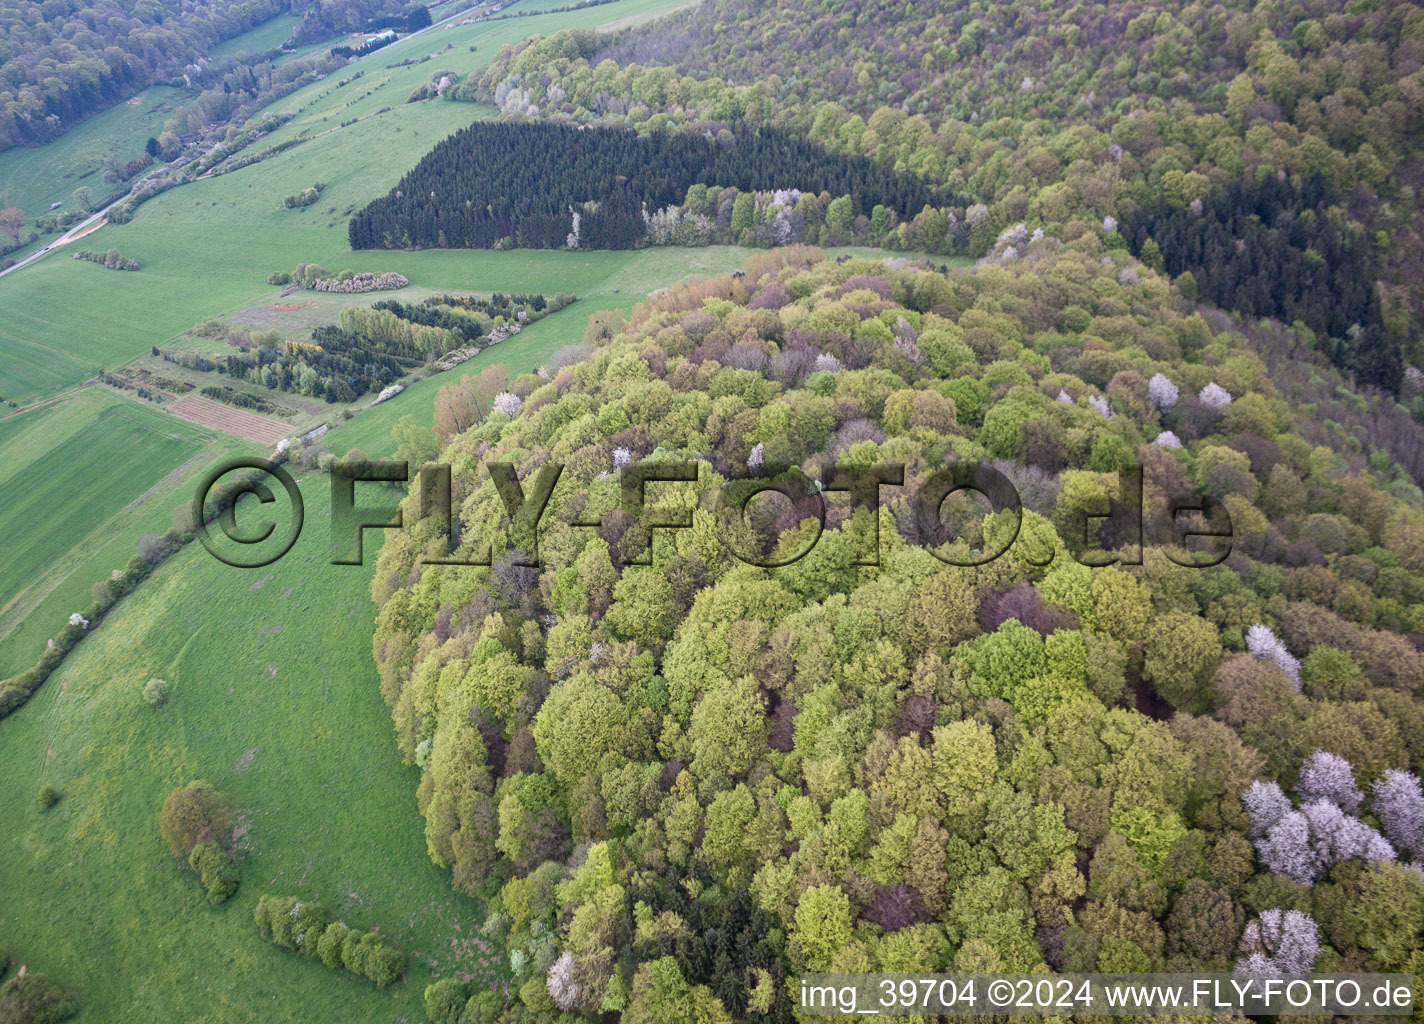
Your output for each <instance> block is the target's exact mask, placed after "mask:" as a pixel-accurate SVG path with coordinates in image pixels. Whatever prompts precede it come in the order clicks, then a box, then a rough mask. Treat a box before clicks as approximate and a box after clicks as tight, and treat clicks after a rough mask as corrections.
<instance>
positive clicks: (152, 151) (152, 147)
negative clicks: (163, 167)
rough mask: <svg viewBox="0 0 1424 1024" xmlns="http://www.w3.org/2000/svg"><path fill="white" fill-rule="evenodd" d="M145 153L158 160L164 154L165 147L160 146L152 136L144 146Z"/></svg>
mask: <svg viewBox="0 0 1424 1024" xmlns="http://www.w3.org/2000/svg"><path fill="white" fill-rule="evenodd" d="M143 151H144V152H145V153H147V154H148V155H149V156H151V157H153V158H154V159H155V160H157V159H158V157H159V155H160V154H161V153H162V152H163V147H162V146H161V145H159V142H158V140H157V139H155V138H154V137H153V136H152V135H150V136H149V137H148V141H147V142H145V143H144V144H143Z"/></svg>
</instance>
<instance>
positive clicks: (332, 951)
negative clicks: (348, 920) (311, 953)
mask: <svg viewBox="0 0 1424 1024" xmlns="http://www.w3.org/2000/svg"><path fill="white" fill-rule="evenodd" d="M350 934H351V929H350V928H348V927H347V926H346V925H345V924H344V923H342V922H341V921H333V922H331V924H329V925H327V926H326V931H324V932H322V933H321V938H320V939H319V940H318V941H317V944H316V955H317V958H318V959H320V960H321V962H322V963H324V964H326V966H328V967H330V968H332V969H334V970H340V969H341V968H342V967H344V966H345V963H344V962H343V961H342V959H341V948H342V946H343V945H345V943H346V936H348V935H350Z"/></svg>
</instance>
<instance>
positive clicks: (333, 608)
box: [0, 476, 485, 1024]
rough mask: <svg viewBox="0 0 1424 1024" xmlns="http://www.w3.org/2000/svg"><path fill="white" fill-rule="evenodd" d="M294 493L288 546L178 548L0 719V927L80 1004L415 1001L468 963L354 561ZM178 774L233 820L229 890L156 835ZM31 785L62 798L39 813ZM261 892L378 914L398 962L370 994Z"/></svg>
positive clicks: (312, 484) (470, 921)
mask: <svg viewBox="0 0 1424 1024" xmlns="http://www.w3.org/2000/svg"><path fill="white" fill-rule="evenodd" d="M302 490H303V493H304V496H305V498H306V503H307V516H308V520H307V521H308V524H309V525H308V527H307V533H306V534H304V536H303V537H302V539H301V540H300V541H299V542H298V544H297V546H296V547H295V548H294V549H293V551H292V552H291V553H290V554H288V555H287V557H286V558H284V559H283V560H281V561H279V562H277V563H275V564H274V565H272V566H269V567H267V568H265V569H261V570H251V571H242V570H236V569H231V568H229V567H227V566H224V565H222V564H221V563H219V562H217V561H215V560H214V559H213V558H211V556H209V555H208V554H207V552H206V551H204V550H203V548H202V547H201V546H200V545H197V544H193V545H189V547H188V548H187V549H185V550H184V551H183V552H182V553H180V554H179V555H178V556H176V557H175V559H173V560H172V561H171V562H170V563H168V564H166V565H165V566H163V567H161V568H160V569H159V570H158V571H157V572H156V573H155V574H154V576H153V577H152V578H151V579H150V580H148V581H147V582H145V583H144V584H143V586H142V587H140V588H139V590H138V591H137V592H136V593H135V594H134V595H132V596H131V597H129V598H128V599H126V600H125V601H124V602H123V603H122V604H121V605H120V606H119V607H117V608H116V609H115V610H114V611H113V612H111V613H110V616H109V617H108V618H107V619H106V620H105V622H104V624H103V625H102V626H101V627H100V628H99V629H98V630H97V631H96V632H95V633H94V634H93V635H92V636H90V637H88V638H86V639H85V640H84V641H83V643H81V644H80V646H79V647H78V648H77V649H76V651H75V652H74V653H73V654H72V655H71V656H70V658H69V659H68V661H67V663H66V664H65V665H64V667H63V668H62V669H61V670H60V671H59V672H58V673H56V674H55V676H53V677H52V678H51V679H50V680H49V681H48V682H47V683H46V684H45V686H44V687H42V688H41V690H40V692H39V693H38V694H37V695H36V696H35V698H34V699H32V700H31V702H30V703H29V704H28V705H26V706H25V707H24V708H22V709H21V710H20V711H19V712H17V713H16V714H15V715H13V716H11V717H10V718H9V719H6V720H5V722H4V723H0V736H2V737H3V742H2V743H0V774H3V776H4V778H5V779H6V785H5V786H4V787H0V821H3V822H5V826H6V827H5V829H4V839H3V841H0V879H3V880H4V884H3V885H0V934H4V935H5V937H6V941H7V943H9V944H10V946H11V947H12V948H14V949H16V950H20V951H23V953H24V956H25V957H26V959H27V960H28V961H29V962H30V963H31V964H34V965H43V968H44V970H45V971H46V972H47V973H49V974H51V975H53V976H55V977H56V978H57V979H59V980H61V981H62V982H63V983H65V984H66V985H67V986H69V987H71V988H72V989H73V990H74V991H76V992H77V993H78V994H79V995H80V997H81V998H82V999H83V1001H84V1010H83V1013H82V1015H81V1017H80V1018H79V1020H80V1021H81V1022H83V1021H93V1022H97V1021H103V1022H106V1024H107V1022H113V1024H120V1022H127V1021H143V1022H147V1021H150V1020H153V1019H155V1016H154V1015H155V1014H158V1015H159V1017H160V1019H163V1020H191V1021H197V1020H202V1021H213V1022H216V1021H231V1022H244V1024H245V1022H250V1021H252V1020H257V1019H261V1020H263V1021H292V1022H302V1024H310V1022H314V1021H342V1022H354V1021H372V1022H377V1021H379V1022H395V1021H416V1020H419V1019H421V1014H420V1009H419V999H420V993H421V991H422V989H423V987H424V985H425V984H427V983H428V982H429V981H430V980H431V979H432V978H434V977H436V976H437V975H440V974H447V975H448V974H450V973H461V974H465V973H479V972H480V971H481V970H483V969H485V968H482V965H481V963H480V958H481V957H482V956H483V955H484V954H483V953H481V952H479V951H477V950H471V951H470V952H468V953H462V954H461V955H460V956H459V957H458V958H457V956H456V949H457V948H459V949H461V950H463V949H465V946H464V945H463V943H464V942H465V940H468V939H470V938H472V937H473V936H472V933H473V930H474V928H475V927H476V926H477V924H478V917H477V915H476V910H475V907H474V906H473V904H471V903H470V902H469V901H468V900H465V899H464V898H462V897H460V896H458V895H457V894H456V893H455V892H454V891H453V890H452V889H451V887H450V884H449V880H448V878H447V877H446V875H445V874H444V872H441V871H440V870H438V869H437V868H435V867H434V865H432V864H431V863H430V859H429V856H428V855H427V853H426V850H425V842H424V838H423V826H422V823H421V820H420V818H419V815H418V814H417V812H416V807H415V802H414V800H413V799H412V798H411V793H412V792H413V788H414V784H415V778H414V774H415V772H414V769H403V768H401V767H399V764H398V762H397V755H396V752H395V743H394V739H393V736H392V731H391V727H390V720H389V717H388V715H387V712H386V710H385V707H384V705H383V704H382V703H381V700H380V695H379V690H378V685H377V680H376V678H375V672H374V669H373V668H372V665H371V658H370V630H371V618H372V608H371V604H370V599H369V596H368V592H367V587H368V576H369V570H362V569H359V568H355V567H349V566H332V565H330V564H329V563H328V562H327V561H326V558H327V550H326V529H325V524H326V522H327V515H326V513H327V507H328V506H327V492H326V480H325V478H324V477H322V476H311V477H308V478H306V479H304V480H303V481H302ZM378 541H379V535H378V534H371V535H368V538H367V551H368V552H369V553H370V554H369V556H368V557H372V558H373V557H374V550H375V549H377V548H378ZM153 676H158V677H161V678H163V679H166V680H167V681H168V682H169V684H170V687H171V689H170V695H171V699H170V701H169V704H168V706H167V707H166V708H165V709H164V710H163V711H162V712H161V713H155V712H154V711H152V710H151V709H150V708H148V707H147V705H145V704H144V703H143V701H142V700H141V699H140V696H139V691H140V688H141V687H142V685H143V683H144V682H145V681H146V680H147V679H149V678H150V677H153ZM194 778H203V779H206V780H208V781H209V782H211V783H213V784H214V785H215V786H217V787H218V788H219V789H220V790H222V791H223V792H224V793H225V794H226V795H227V796H228V798H229V799H230V801H231V803H232V805H233V807H234V809H235V810H236V811H237V812H238V814H237V816H238V819H239V822H240V826H239V828H240V831H242V833H243V834H242V836H241V839H240V841H239V845H240V847H241V848H242V850H243V851H244V852H243V855H242V857H243V863H242V867H243V884H242V889H241V891H240V892H239V893H238V895H237V896H236V897H235V898H234V900H233V901H232V902H231V903H230V904H229V905H227V906H225V907H223V908H221V909H219V910H212V909H210V908H209V907H208V906H207V905H206V903H205V901H204V900H203V899H202V895H201V892H200V890H199V889H198V887H197V885H196V882H195V880H194V879H193V878H192V877H191V876H190V875H187V874H185V873H184V872H183V871H182V870H180V868H179V866H178V865H177V864H176V863H175V862H174V861H173V859H172V858H171V857H170V856H169V855H168V854H167V852H166V848H165V847H164V845H163V843H162V841H161V839H160V838H159V835H158V827H157V822H158V810H159V808H160V807H161V805H162V802H163V798H164V795H165V794H166V793H167V792H168V790H169V789H170V788H172V787H173V786H175V785H177V784H180V783H182V782H186V781H188V780H191V779H194ZM46 784H50V785H54V786H56V787H57V788H58V789H59V790H60V791H61V792H63V794H64V799H63V800H62V801H61V803H60V804H59V805H58V806H57V807H55V808H54V809H53V810H52V811H50V812H48V813H41V812H40V811H39V810H38V809H37V808H36V807H35V794H36V792H38V790H39V788H40V787H41V786H42V785H46ZM264 891H266V892H277V893H299V894H302V895H305V896H308V897H315V898H320V899H322V900H323V901H325V902H327V903H328V904H330V905H331V906H332V907H333V908H334V909H335V910H336V911H337V912H338V913H339V914H341V915H343V916H345V917H346V918H347V919H348V920H350V921H351V922H353V923H359V924H361V925H362V926H363V927H373V926H374V927H377V928H379V929H380V931H381V933H382V934H383V935H385V936H387V937H389V938H390V939H392V940H394V941H395V942H397V943H398V944H400V945H401V946H402V947H403V948H405V949H406V950H407V951H408V952H409V953H411V954H412V970H411V973H410V977H409V980H408V981H407V983H406V984H404V985H402V986H400V987H398V988H396V989H393V990H390V991H384V992H383V991H380V990H377V989H375V988H374V987H373V986H371V985H370V984H368V983H366V982H363V981H360V980H357V979H354V978H351V977H350V976H349V975H345V974H344V973H340V972H334V971H329V970H327V969H326V968H324V967H322V966H321V965H320V964H319V963H315V962H312V961H309V960H305V959H303V958H299V957H296V956H293V955H291V954H289V953H286V952H284V951H282V950H279V949H277V948H275V947H273V946H272V945H270V944H268V943H266V942H264V941H263V940H262V939H261V938H259V936H258V935H257V931H256V929H255V927H254V926H253V924H252V909H253V907H254V905H255V904H256V901H257V898H258V896H259V895H260V894H261V893H263V892H264ZM457 944H461V945H459V946H458V947H457ZM97 965H103V969H102V970H96V969H95V967H96V966H97Z"/></svg>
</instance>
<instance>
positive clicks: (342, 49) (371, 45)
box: [331, 14, 430, 60]
mask: <svg viewBox="0 0 1424 1024" xmlns="http://www.w3.org/2000/svg"><path fill="white" fill-rule="evenodd" d="M429 16H430V15H429V14H427V15H426V17H427V18H428V17H429ZM399 38H400V37H399V36H398V35H396V33H395V32H394V31H392V30H390V29H387V30H386V31H384V32H382V33H381V34H380V35H378V36H374V37H373V38H371V39H368V40H367V41H366V42H364V43H362V44H361V45H360V46H333V47H332V48H331V55H332V56H333V57H338V58H340V59H342V60H351V59H353V58H355V57H364V56H366V55H367V54H368V53H375V52H376V51H377V50H379V49H381V48H382V47H385V46H390V45H391V44H392V43H394V42H395V41H396V40H397V39H399Z"/></svg>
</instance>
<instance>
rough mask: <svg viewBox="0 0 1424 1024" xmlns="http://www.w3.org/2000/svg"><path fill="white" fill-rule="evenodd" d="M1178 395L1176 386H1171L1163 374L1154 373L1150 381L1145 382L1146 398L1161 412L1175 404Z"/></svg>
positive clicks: (1169, 380)
mask: <svg viewBox="0 0 1424 1024" xmlns="http://www.w3.org/2000/svg"><path fill="white" fill-rule="evenodd" d="M1179 395H1180V392H1179V391H1178V390H1177V385H1175V384H1173V383H1172V381H1171V378H1169V377H1168V376H1167V375H1166V374H1165V373H1154V374H1153V375H1152V379H1151V380H1149V381H1148V382H1147V397H1148V398H1149V399H1151V400H1152V404H1153V405H1155V406H1156V407H1157V408H1159V409H1161V410H1162V411H1163V412H1167V411H1168V410H1170V409H1171V408H1172V407H1173V406H1174V405H1176V404H1177V398H1178V397H1179Z"/></svg>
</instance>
